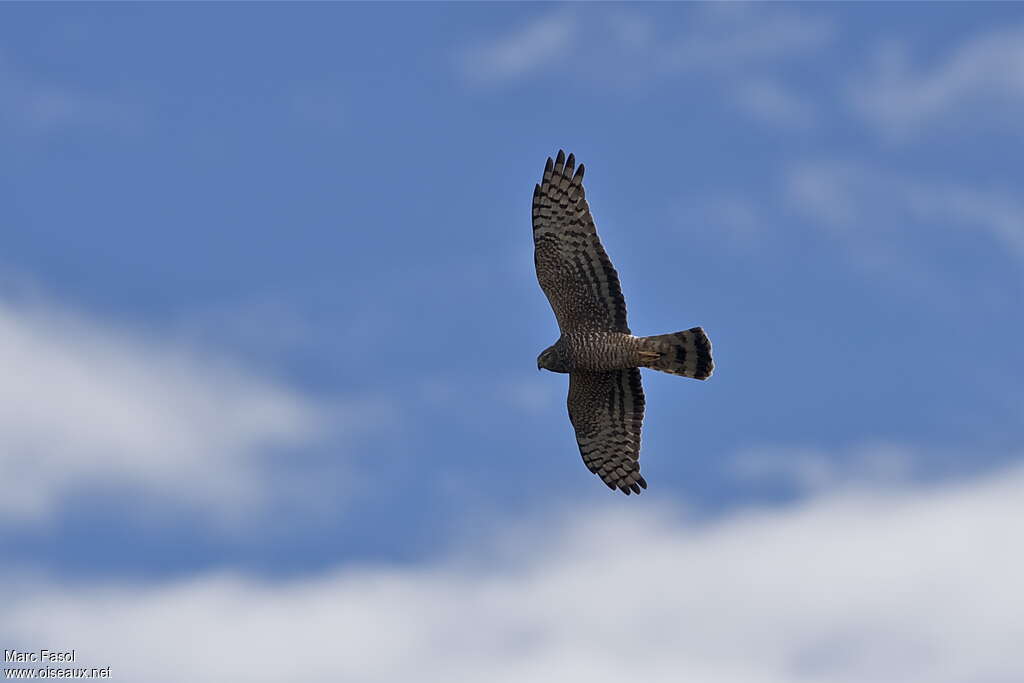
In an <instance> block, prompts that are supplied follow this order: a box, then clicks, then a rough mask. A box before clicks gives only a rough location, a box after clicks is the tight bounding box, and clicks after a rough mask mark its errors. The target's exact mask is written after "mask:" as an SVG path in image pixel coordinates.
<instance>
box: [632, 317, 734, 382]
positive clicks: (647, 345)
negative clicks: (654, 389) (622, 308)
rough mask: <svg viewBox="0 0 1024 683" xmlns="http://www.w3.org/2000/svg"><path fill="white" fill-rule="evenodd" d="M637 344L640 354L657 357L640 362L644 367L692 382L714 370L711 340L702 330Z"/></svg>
mask: <svg viewBox="0 0 1024 683" xmlns="http://www.w3.org/2000/svg"><path fill="white" fill-rule="evenodd" d="M640 341H641V346H640V348H641V355H643V356H654V354H657V356H655V357H653V358H652V359H651V360H648V361H646V362H645V363H644V367H646V368H651V369H652V370H661V371H662V372H667V373H669V374H671V375H682V376H683V377H692V378H694V379H707V378H708V377H710V376H711V373H712V372H713V371H714V369H715V362H714V361H713V360H712V359H711V340H710V339H708V336H707V335H706V334H704V329H703V328H700V327H691V328H690V329H688V330H683V331H682V332H672V333H671V334H659V335H656V336H654V337H642V338H641V340H640Z"/></svg>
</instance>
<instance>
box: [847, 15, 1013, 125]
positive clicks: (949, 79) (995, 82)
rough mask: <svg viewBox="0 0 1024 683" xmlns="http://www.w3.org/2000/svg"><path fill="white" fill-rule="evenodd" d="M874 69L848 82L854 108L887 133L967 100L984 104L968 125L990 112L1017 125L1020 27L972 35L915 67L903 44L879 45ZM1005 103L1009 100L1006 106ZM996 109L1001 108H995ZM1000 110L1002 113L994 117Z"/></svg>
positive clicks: (938, 115) (982, 120)
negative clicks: (932, 61)
mask: <svg viewBox="0 0 1024 683" xmlns="http://www.w3.org/2000/svg"><path fill="white" fill-rule="evenodd" d="M876 62H877V63H876V68H875V70H874V73H872V74H870V75H869V76H867V77H865V78H863V79H861V80H859V81H857V82H855V83H854V84H853V85H852V86H851V88H850V97H851V101H852V103H853V105H854V107H855V108H856V110H857V111H859V112H860V114H862V115H863V116H864V117H866V118H867V119H868V120H870V121H872V122H873V123H875V124H876V125H878V126H879V127H881V128H883V129H884V130H886V131H887V132H888V133H890V134H892V135H908V134H912V133H914V132H916V131H917V130H918V129H919V128H920V127H921V126H922V125H923V124H927V123H930V122H932V121H935V120H938V119H941V118H942V117H944V116H948V115H950V114H951V113H953V112H956V111H957V110H959V109H960V108H961V107H963V106H967V105H970V104H975V105H979V104H988V105H990V106H988V107H986V108H985V111H984V112H982V113H981V114H980V115H975V116H972V125H974V126H977V125H978V124H979V123H991V122H992V117H997V118H996V120H998V121H1001V122H1002V123H1010V124H1012V125H1014V127H1016V122H1017V120H1018V119H1019V118H1020V115H1021V109H1022V107H1021V105H1022V104H1024V28H1022V27H1010V28H1002V29H998V30H994V31H991V32H988V33H984V34H980V35H977V36H975V37H973V38H971V39H969V40H967V41H965V42H963V43H962V44H961V45H960V46H959V47H957V48H956V49H955V50H954V51H953V52H952V54H949V55H948V57H946V58H945V59H942V60H941V61H940V63H938V64H936V65H934V66H931V67H920V68H914V67H913V66H912V65H911V64H910V63H909V60H908V57H907V49H906V47H905V46H903V45H899V44H890V45H887V46H885V47H883V48H882V49H881V50H880V52H879V55H878V59H877V60H876ZM1007 104H1011V105H1013V106H1012V108H1011V110H1010V111H1009V112H1007V111H1005V106H1006V105H1007ZM1000 110H1003V112H1002V114H1000V113H999V112H1000ZM999 116H1002V119H999V118H998V117H999Z"/></svg>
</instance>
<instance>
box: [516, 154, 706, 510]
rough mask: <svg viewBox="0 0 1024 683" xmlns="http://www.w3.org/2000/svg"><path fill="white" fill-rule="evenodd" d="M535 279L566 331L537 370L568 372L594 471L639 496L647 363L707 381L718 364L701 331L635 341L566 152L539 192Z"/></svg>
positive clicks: (551, 165)
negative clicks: (642, 370)
mask: <svg viewBox="0 0 1024 683" xmlns="http://www.w3.org/2000/svg"><path fill="white" fill-rule="evenodd" d="M533 242H534V264H535V265H536V267H537V280H538V281H539V282H540V286H541V289H543V290H544V294H545V295H547V297H548V301H549V302H550V303H551V308H552V309H554V312H555V318H557V319H558V327H559V330H560V331H561V336H560V337H559V338H558V341H556V342H555V343H554V344H552V345H551V346H549V347H548V348H546V349H544V351H543V352H541V354H540V356H538V357H537V368H538V369H540V368H543V369H545V370H550V371H551V372H562V373H568V374H569V398H568V405H569V419H570V421H572V426H573V428H574V429H575V430H576V442H577V443H578V444H579V447H580V454H581V455H582V456H583V463H584V464H585V465H586V466H587V468H588V469H589V470H590V471H591V472H593V473H594V474H596V475H597V476H599V477H601V479H602V480H603V481H604V483H605V484H607V485H608V488H610V489H612V490H613V491H614V490H615V489H619V490H620V491H622V492H623V493H625V494H626V495H629V494H630V493H640V490H641V489H645V488H647V482H646V481H645V480H644V478H643V477H642V476H641V475H640V462H639V458H640V426H641V423H642V422H643V418H644V390H643V387H642V386H641V384H640V368H651V369H653V370H660V371H662V372H667V373H671V374H673V375H682V376H683V377H692V378H694V379H707V378H708V377H710V376H711V371H712V370H713V369H714V363H713V362H712V360H711V341H710V340H709V339H708V337H707V335H706V334H704V330H703V329H701V328H700V327H691V328H690V329H688V330H684V331H682V332H673V333H671V334H661V335H657V336H654V337H635V336H633V334H632V333H630V331H629V325H627V324H626V302H625V300H623V298H622V291H621V289H620V288H619V276H618V274H617V273H616V272H615V268H614V267H613V266H612V262H611V261H610V260H609V259H608V255H607V254H606V253H605V251H604V247H602V246H601V241H600V240H599V239H598V237H597V229H596V228H595V227H594V218H593V216H591V214H590V207H589V206H588V205H587V200H586V199H585V198H584V191H583V164H580V165H579V167H576V161H575V158H574V157H573V155H572V154H570V155H569V157H568V158H566V156H565V153H564V152H563V151H562V150H559V151H558V156H557V157H556V158H555V160H554V161H552V160H551V158H550V157H548V161H547V165H546V166H545V167H544V176H543V178H542V180H541V182H540V184H539V185H537V187H536V188H535V189H534V191H533Z"/></svg>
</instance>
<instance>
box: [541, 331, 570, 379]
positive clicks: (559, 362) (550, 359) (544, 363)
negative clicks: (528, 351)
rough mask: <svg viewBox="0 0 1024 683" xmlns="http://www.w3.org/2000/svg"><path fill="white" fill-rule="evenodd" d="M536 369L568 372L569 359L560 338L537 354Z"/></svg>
mask: <svg viewBox="0 0 1024 683" xmlns="http://www.w3.org/2000/svg"><path fill="white" fill-rule="evenodd" d="M537 369H538V370H550V371H551V372H569V359H568V358H567V354H566V350H565V345H564V344H562V340H561V339H559V340H558V341H557V342H555V343H554V344H552V345H551V346H549V347H548V348H546V349H544V350H543V351H541V352H540V355H539V356H537Z"/></svg>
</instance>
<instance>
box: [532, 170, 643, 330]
mask: <svg viewBox="0 0 1024 683" xmlns="http://www.w3.org/2000/svg"><path fill="white" fill-rule="evenodd" d="M574 164H575V159H574V158H573V155H572V154H570V155H569V158H568V159H566V158H565V154H564V153H563V152H562V151H561V150H559V151H558V157H557V158H556V159H555V160H554V161H553V162H552V161H551V158H550V157H548V163H547V165H546V166H545V167H544V177H543V179H542V180H541V183H540V184H539V185H537V187H536V188H535V189H534V191H533V242H534V263H535V265H536V266H537V280H538V281H539V282H540V286H541V289H543V290H544V293H545V294H546V295H547V297H548V301H549V302H551V308H552V309H554V311H555V317H556V318H557V319H558V326H559V328H561V330H562V332H573V331H585V330H601V331H608V330H611V331H614V332H624V333H626V334H629V326H628V325H627V324H626V302H625V300H624V299H623V298H622V290H621V289H620V287H619V276H618V273H616V272H615V268H614V266H612V262H611V261H610V260H609V259H608V254H606V253H605V251H604V247H602V246H601V240H599V239H598V237H597V229H596V228H595V227H594V218H593V216H591V215H590V207H589V206H588V205H587V200H586V199H585V198H584V191H583V164H580V165H579V168H578V169H576V171H575V173H574V172H573V166H574Z"/></svg>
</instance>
